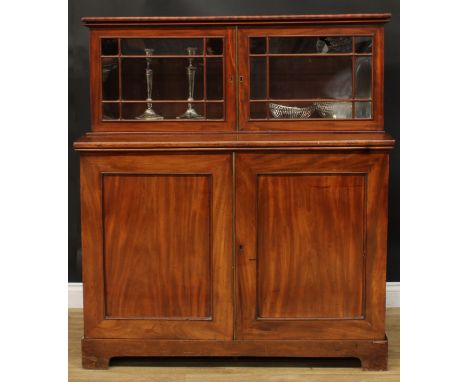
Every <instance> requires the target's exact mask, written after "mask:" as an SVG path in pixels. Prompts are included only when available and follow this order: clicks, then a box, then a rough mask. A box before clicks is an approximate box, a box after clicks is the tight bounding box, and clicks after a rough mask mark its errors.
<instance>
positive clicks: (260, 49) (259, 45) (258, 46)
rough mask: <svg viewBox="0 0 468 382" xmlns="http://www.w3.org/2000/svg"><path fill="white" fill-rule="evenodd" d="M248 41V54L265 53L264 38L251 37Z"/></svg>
mask: <svg viewBox="0 0 468 382" xmlns="http://www.w3.org/2000/svg"><path fill="white" fill-rule="evenodd" d="M249 41H250V54H265V53H266V38H265V37H251V38H250V39H249Z"/></svg>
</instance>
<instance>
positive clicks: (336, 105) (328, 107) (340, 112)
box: [314, 102, 352, 119]
mask: <svg viewBox="0 0 468 382" xmlns="http://www.w3.org/2000/svg"><path fill="white" fill-rule="evenodd" d="M314 106H315V109H316V110H317V114H318V115H319V117H320V118H333V119H343V118H351V113H352V106H351V104H350V103H345V102H315V103H314Z"/></svg>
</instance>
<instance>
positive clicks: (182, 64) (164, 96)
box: [122, 58, 203, 101]
mask: <svg viewBox="0 0 468 382" xmlns="http://www.w3.org/2000/svg"><path fill="white" fill-rule="evenodd" d="M188 64H189V59H188V58H152V59H151V61H150V65H149V67H150V69H151V70H152V81H151V84H152V92H151V93H152V94H151V99H153V100H184V99H187V98H188V80H187V66H188ZM192 65H193V67H194V69H195V80H194V99H195V100H201V99H203V59H202V58H194V59H192ZM146 66H147V61H146V59H145V58H123V59H122V98H123V99H124V100H141V101H143V100H146V98H147V83H146Z"/></svg>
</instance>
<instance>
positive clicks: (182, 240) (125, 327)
mask: <svg viewBox="0 0 468 382" xmlns="http://www.w3.org/2000/svg"><path fill="white" fill-rule="evenodd" d="M81 187H82V188H81V192H82V220H83V229H84V231H83V254H84V258H83V261H84V267H83V270H84V273H83V279H84V288H85V289H84V293H85V303H87V304H89V305H88V306H86V305H85V336H86V337H94V338H157V339H218V340H226V339H231V338H232V333H233V319H232V318H233V302H232V277H231V274H232V159H231V155H230V154H215V155H210V154H177V155H171V154H128V153H126V154H123V155H119V154H104V155H101V154H86V153H83V154H82V156H81Z"/></svg>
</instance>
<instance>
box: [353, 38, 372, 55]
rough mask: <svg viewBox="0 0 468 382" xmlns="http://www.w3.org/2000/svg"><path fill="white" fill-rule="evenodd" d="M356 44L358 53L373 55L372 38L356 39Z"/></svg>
mask: <svg viewBox="0 0 468 382" xmlns="http://www.w3.org/2000/svg"><path fill="white" fill-rule="evenodd" d="M354 44H355V50H356V53H372V37H370V36H363V37H356V38H355V40H354Z"/></svg>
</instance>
